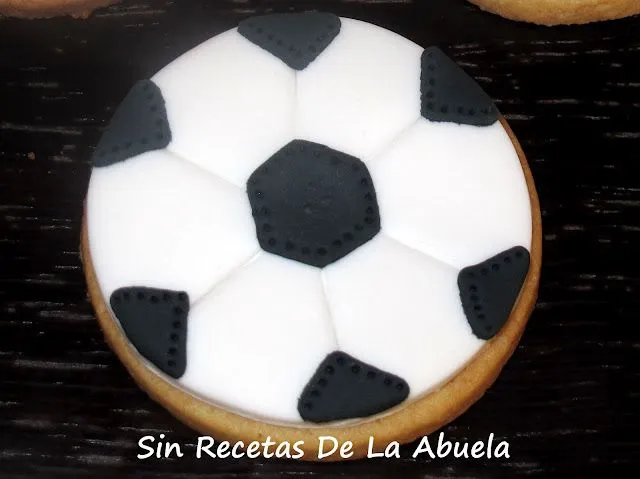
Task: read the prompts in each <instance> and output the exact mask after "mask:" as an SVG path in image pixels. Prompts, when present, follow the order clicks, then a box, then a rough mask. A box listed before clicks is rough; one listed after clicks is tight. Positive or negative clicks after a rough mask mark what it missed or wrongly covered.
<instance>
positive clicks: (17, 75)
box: [0, 0, 640, 479]
mask: <svg viewBox="0 0 640 479" xmlns="http://www.w3.org/2000/svg"><path fill="white" fill-rule="evenodd" d="M291 5H296V9H314V8H321V9H324V10H328V11H333V12H335V13H338V14H340V15H343V16H352V17H357V18H360V19H362V20H367V21H370V22H373V23H377V24H379V25H381V26H384V27H387V28H389V29H391V30H394V31H396V32H398V33H400V34H402V35H404V36H406V37H408V38H410V39H411V40H413V41H415V42H417V43H419V44H421V45H423V46H428V45H430V44H438V45H440V46H441V47H442V48H443V49H445V51H447V52H448V53H449V54H450V55H451V56H452V57H453V58H455V60H457V61H458V62H459V63H460V64H461V65H462V66H463V67H464V68H465V69H466V70H467V71H468V72H469V73H470V74H471V75H472V76H474V77H475V78H476V79H477V80H478V82H479V83H480V84H481V85H482V86H483V87H484V88H485V89H486V90H487V92H488V93H489V94H490V95H491V96H493V98H495V99H496V102H497V104H498V106H499V108H500V109H501V111H502V112H503V113H504V115H505V117H506V118H507V119H508V120H509V122H510V123H511V125H512V127H513V129H514V130H515V133H516V134H517V135H518V137H519V139H520V141H521V142H522V145H523V147H524V150H525V152H526V153H527V155H528V158H529V163H530V165H531V169H532V170H533V175H534V178H535V180H536V184H537V189H538V192H539V195H540V200H541V204H542V215H543V234H544V247H543V256H544V263H543V270H542V281H541V284H540V296H539V301H538V306H537V308H536V310H535V312H534V313H533V316H532V318H531V321H530V323H529V326H528V328H527V331H526V333H525V336H524V338H523V340H522V342H521V344H520V346H519V347H518V349H517V350H516V352H515V354H514V356H513V358H512V360H511V361H510V362H509V363H508V364H507V366H506V367H505V370H504V372H503V374H502V375H501V376H500V378H499V379H498V381H497V382H496V384H495V386H494V387H492V388H491V389H490V390H489V391H488V392H487V393H486V395H485V396H484V398H483V399H481V400H480V401H479V402H478V403H477V404H476V405H474V406H473V407H472V408H471V409H470V410H469V412H468V413H466V414H465V415H463V416H462V417H461V418H459V419H458V420H456V421H454V422H453V423H452V424H450V425H449V426H447V427H445V428H444V429H443V431H444V432H445V434H446V437H447V438H448V439H450V440H459V441H464V440H469V441H475V440H479V439H481V440H486V438H487V436H488V434H489V433H490V432H493V433H495V435H496V438H497V439H500V440H502V439H506V440H508V441H509V443H510V452H511V459H509V460H504V459H501V460H495V459H491V460H488V459H481V460H474V459H468V460H464V459H453V458H451V457H449V458H446V459H436V460H430V459H429V458H428V457H427V456H421V458H419V459H417V460H412V459H411V458H410V453H411V452H412V451H413V449H414V447H415V444H414V445H412V446H408V447H405V448H404V449H403V454H404V458H403V459H401V460H396V459H392V460H379V459H376V460H365V461H358V462H354V463H343V464H320V465H318V464H308V463H302V462H294V461H279V460H228V459H227V460H213V459H211V460H208V459H202V460H200V461H195V460H193V459H191V458H190V457H187V456H185V457H184V458H182V459H178V460H157V459H148V460H145V461H138V460H137V459H136V457H135V456H136V454H137V453H138V452H140V451H139V450H138V449H137V447H136V444H137V441H138V439H139V438H140V437H141V436H142V435H145V434H154V435H156V436H157V435H159V434H160V433H164V434H166V435H167V437H168V438H169V439H171V440H173V441H176V442H179V443H187V444H192V445H193V443H194V442H195V439H196V437H197V434H196V433H194V432H193V431H191V430H189V429H188V428H187V427H185V426H183V425H181V424H180V423H178V422H177V421H176V420H174V419H173V418H172V417H171V416H170V415H169V414H168V413H166V412H165V411H164V410H163V409H162V408H161V407H160V406H158V405H156V404H155V403H153V402H152V401H151V400H150V399H148V398H147V396H146V395H145V394H144V393H143V392H142V391H141V390H139V389H138V388H137V387H136V386H135V384H134V383H133V381H132V380H131V379H130V377H129V376H128V375H127V373H126V372H125V369H124V368H123V367H122V366H121V365H120V363H119V362H118V360H117V359H116V357H115V356H114V355H113V354H112V353H111V351H110V350H109V349H108V348H107V346H106V345H105V343H104V341H103V338H102V334H101V332H100V330H99V328H98V324H97V322H96V321H95V318H94V315H93V312H92V309H91V306H90V304H89V303H88V301H87V297H86V289H85V283H84V278H83V274H82V268H81V264H80V259H79V256H78V243H79V236H80V220H81V215H82V201H83V197H84V194H85V191H86V187H87V182H88V179H89V174H90V166H89V157H90V155H91V152H92V148H93V147H94V145H95V144H96V143H97V140H98V138H99V136H100V131H101V129H102V128H103V127H104V125H105V123H106V122H107V120H108V119H109V117H110V115H111V114H112V112H113V109H114V107H115V106H116V105H117V104H118V102H119V101H120V99H121V98H122V97H123V96H124V95H125V93H126V92H127V91H128V89H129V87H130V86H131V85H132V83H133V82H134V81H136V80H137V79H140V78H145V77H149V76H151V75H152V74H153V73H154V72H155V71H156V70H158V69H159V68H160V67H161V66H163V65H164V64H166V63H167V62H168V61H170V60H172V59H173V58H174V57H176V56H178V55H179V54H181V53H183V52H185V51H186V50H188V49H189V48H191V47H193V46H195V45H196V44H198V43H200V42H201V41H203V40H205V39H207V38H208V37H210V36H212V35H215V34H217V33H219V32H221V31H223V30H225V29H227V28H230V27H233V26H235V25H236V24H237V23H238V21H240V20H241V19H243V18H245V17H247V16H249V15H251V14H255V13H261V12H265V11H272V10H274V11H285V10H288V9H289V8H290V6H291ZM639 160H640V18H638V17H636V18H632V19H626V20H621V21H616V22H607V23H602V24H594V25H588V26H576V27H558V28H547V27H536V26H531V25H527V24H520V23H515V22H510V21H508V20H504V19H501V18H499V17H495V16H492V15H490V14H487V13H483V12H481V11H480V10H478V9H477V8H475V7H473V6H471V5H468V4H467V3H466V2H464V1H463V0H432V1H429V2H427V1H424V2H417V1H410V0H406V1H403V0H395V1H394V0H388V1H383V0H377V1H374V0H370V1H369V2H364V3H363V2H362V0H361V1H356V0H352V1H347V0H344V1H337V0H326V1H320V0H315V1H303V0H298V1H295V2H293V1H278V0H271V1H257V0H256V1H252V0H236V1H231V0H228V1H222V0H221V1H204V0H194V1H181V2H173V1H147V2H144V1H142V2H135V1H131V2H126V3H125V4H123V5H120V6H114V7H111V8H108V9H103V10H100V11H99V12H97V13H96V14H94V15H93V16H92V17H91V18H90V19H89V20H86V21H82V20H73V19H71V18H61V19H56V20H38V21H23V20H16V19H0V211H1V215H0V218H1V219H0V476H2V477H42V478H49V477H63V478H67V477H94V478H98V477H126V476H129V475H130V476H133V475H135V476H136V477H144V478H151V477H153V478H173V477H176V478H177V477H180V478H185V479H186V478H195V477H205V476H206V477H214V478H218V479H222V478H241V477H242V478H244V477H255V478H258V477H260V478H271V479H276V478H289V477H305V478H320V477H335V478H337V477H361V478H382V477H398V478H418V477H420V478H424V477H431V476H435V477H441V476H446V477H503V476H505V477H513V476H516V475H542V476H558V475H562V476H563V477H574V476H576V477H577V476H583V475H590V476H593V477H595V476H605V475H606V476H612V477H613V476H616V475H618V477H620V476H619V474H620V473H624V472H627V473H630V472H631V470H632V469H634V470H635V473H636V477H637V473H638V472H639V469H640V468H639V460H638V456H639V455H640V439H638V436H636V434H638V433H639V432H640V428H639V427H638V426H639V425H640V412H639V408H638V406H639V402H640V401H639V400H640V382H639V381H638V375H639V371H638V365H639V364H640V360H639V359H640V328H639V326H638V321H639V320H640V317H639V316H640V314H639V313H640V274H639V271H640V268H639V266H640V264H639V263H640V261H639V257H640V256H639V255H638V247H639V246H640V179H639V176H638V168H637V166H638V162H639ZM186 452H187V453H188V456H192V455H193V449H192V448H189V447H187V451H186Z"/></svg>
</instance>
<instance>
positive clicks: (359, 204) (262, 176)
mask: <svg viewBox="0 0 640 479" xmlns="http://www.w3.org/2000/svg"><path fill="white" fill-rule="evenodd" d="M247 193H248V195H249V201H250V203H251V208H252V210H253V218H254V220H255V223H256V233H257V236H258V240H259V242H260V246H261V247H262V249H264V250H265V251H268V252H270V253H273V254H277V255H279V256H283V257H285V258H289V259H293V260H296V261H300V262H302V263H305V264H309V265H312V266H317V267H324V266H326V265H328V264H330V263H333V262H334V261H337V260H338V259H340V258H342V257H343V256H345V255H347V254H348V253H350V252H351V251H353V250H354V249H355V248H357V247H358V246H360V245H362V244H364V243H365V242H367V241H369V240H370V239H371V238H373V237H374V236H375V235H376V234H377V233H378V231H380V216H379V213H378V204H377V201H376V192H375V190H374V187H373V181H372V180H371V176H370V175H369V171H368V170H367V167H366V166H365V164H364V163H362V162H361V161H360V160H358V159H357V158H355V157H353V156H350V155H347V154H345V153H341V152H339V151H336V150H333V149H331V148H329V147H327V146H324V145H320V144H318V143H312V142H309V141H303V140H294V141H292V142H291V143H289V144H288V145H286V146H285V147H284V148H282V149H281V150H279V151H278V152H277V153H276V154H275V155H273V156H272V157H271V158H269V159H268V160H267V161H265V162H264V163H263V164H262V165H260V166H259V167H258V168H257V169H256V170H255V171H254V172H253V174H252V175H251V176H250V177H249V180H248V182H247Z"/></svg>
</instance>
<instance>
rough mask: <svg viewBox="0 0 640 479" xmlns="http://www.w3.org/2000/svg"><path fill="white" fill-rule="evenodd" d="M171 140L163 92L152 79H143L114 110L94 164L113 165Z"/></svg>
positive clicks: (97, 149) (99, 144) (164, 145)
mask: <svg viewBox="0 0 640 479" xmlns="http://www.w3.org/2000/svg"><path fill="white" fill-rule="evenodd" d="M170 142H171V130H170V129H169V122H168V121H167V112H166V110H165V106H164V98H162V92H161V91H160V88H158V87H157V85H156V84H155V83H153V82H152V81H151V80H142V81H140V82H138V83H136V85H135V86H134V87H133V88H132V89H131V91H130V92H129V93H128V94H127V96H126V97H125V99H124V100H123V101H122V103H121V104H120V106H119V107H118V109H117V110H116V112H115V113H114V115H113V117H112V118H111V121H110V122H109V125H108V126H107V129H106V130H105V132H104V134H103V135H102V138H101V139H100V142H99V143H98V146H97V148H96V151H95V152H94V154H93V158H92V160H91V161H92V162H93V166H109V165H112V164H113V163H117V162H119V161H123V160H126V159H127V158H131V157H132V156H136V155H139V154H141V153H146V152H147V151H152V150H159V149H162V148H164V147H166V146H167V145H168V144H169V143H170Z"/></svg>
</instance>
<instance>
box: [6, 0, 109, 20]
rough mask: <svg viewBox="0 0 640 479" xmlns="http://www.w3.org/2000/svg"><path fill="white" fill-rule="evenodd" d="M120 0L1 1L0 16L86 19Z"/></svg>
mask: <svg viewBox="0 0 640 479" xmlns="http://www.w3.org/2000/svg"><path fill="white" fill-rule="evenodd" d="M119 2H120V0H0V16H6V17H16V18H26V19H36V18H51V17H58V16H63V15H71V16H72V17H74V18H80V19H84V18H87V17H89V15H91V12H93V11H94V10H96V9H98V8H102V7H106V6H108V5H111V4H114V3H119Z"/></svg>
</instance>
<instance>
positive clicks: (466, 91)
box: [420, 47, 500, 126]
mask: <svg viewBox="0 0 640 479" xmlns="http://www.w3.org/2000/svg"><path fill="white" fill-rule="evenodd" d="M420 101H421V105H420V110H421V114H422V116H423V117H424V118H426V119H427V120H432V121H449V122H453V123H458V124H464V125H476V126H488V125H491V124H493V123H495V122H496V121H497V120H498V118H499V116H500V113H499V112H498V109H497V108H496V106H495V105H494V104H493V102H492V101H491V98H489V96H488V95H487V94H486V93H485V92H484V90H482V88H480V85H478V84H477V83H476V82H475V80H474V79H473V78H471V77H470V76H469V75H467V74H466V73H465V72H464V71H463V70H462V68H460V67H459V66H458V65H457V64H456V63H455V62H454V61H453V60H451V59H450V58H449V57H447V56H446V55H445V54H444V53H442V51H441V50H440V49H439V48H436V47H430V48H427V49H426V50H425V51H424V52H423V53H422V70H421V73H420Z"/></svg>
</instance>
